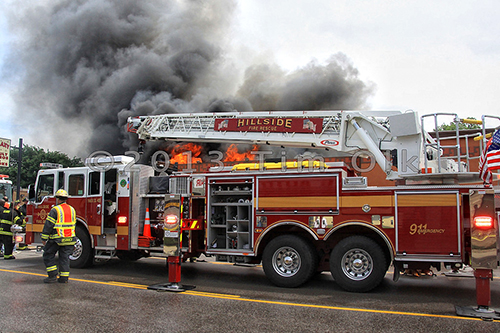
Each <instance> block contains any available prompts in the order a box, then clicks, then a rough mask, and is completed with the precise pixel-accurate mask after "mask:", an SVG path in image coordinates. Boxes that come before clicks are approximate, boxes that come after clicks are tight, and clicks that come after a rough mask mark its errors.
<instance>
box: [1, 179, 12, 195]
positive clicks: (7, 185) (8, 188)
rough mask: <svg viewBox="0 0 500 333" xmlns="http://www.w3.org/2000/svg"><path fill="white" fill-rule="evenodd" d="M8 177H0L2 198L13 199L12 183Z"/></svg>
mask: <svg viewBox="0 0 500 333" xmlns="http://www.w3.org/2000/svg"><path fill="white" fill-rule="evenodd" d="M8 178H9V176H8V175H0V197H1V198H3V197H5V196H6V197H7V198H9V200H10V199H12V181H11V180H9V179H8Z"/></svg>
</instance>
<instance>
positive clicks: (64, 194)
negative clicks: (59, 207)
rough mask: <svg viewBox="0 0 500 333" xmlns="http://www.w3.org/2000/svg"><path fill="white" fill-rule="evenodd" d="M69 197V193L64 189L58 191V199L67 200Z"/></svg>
mask: <svg viewBox="0 0 500 333" xmlns="http://www.w3.org/2000/svg"><path fill="white" fill-rule="evenodd" d="M67 197H69V195H68V192H66V191H65V190H63V189H60V190H57V192H56V198H67Z"/></svg>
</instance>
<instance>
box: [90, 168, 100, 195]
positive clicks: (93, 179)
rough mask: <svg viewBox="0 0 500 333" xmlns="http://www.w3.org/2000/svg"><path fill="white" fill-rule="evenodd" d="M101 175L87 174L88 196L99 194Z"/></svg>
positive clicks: (98, 173)
mask: <svg viewBox="0 0 500 333" xmlns="http://www.w3.org/2000/svg"><path fill="white" fill-rule="evenodd" d="M100 185H101V173H100V172H91V173H90V174H89V195H96V194H100V193H101V191H100V187H101V186H100Z"/></svg>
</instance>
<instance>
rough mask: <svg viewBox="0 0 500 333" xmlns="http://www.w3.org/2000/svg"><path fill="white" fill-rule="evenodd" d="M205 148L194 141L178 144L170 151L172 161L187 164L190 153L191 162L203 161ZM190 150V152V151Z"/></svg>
mask: <svg viewBox="0 0 500 333" xmlns="http://www.w3.org/2000/svg"><path fill="white" fill-rule="evenodd" d="M202 150H203V148H202V146H200V145H197V144H194V143H185V144H181V145H176V146H174V148H173V149H172V151H171V152H170V156H172V157H171V158H170V163H171V164H174V163H176V162H177V163H179V164H187V163H188V162H189V160H188V158H189V154H191V163H198V162H200V163H201V158H200V155H201V152H202ZM188 152H190V153H188Z"/></svg>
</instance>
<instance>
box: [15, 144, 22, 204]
mask: <svg viewBox="0 0 500 333" xmlns="http://www.w3.org/2000/svg"><path fill="white" fill-rule="evenodd" d="M22 164H23V138H19V155H18V157H17V191H16V200H20V197H21V196H20V193H21V166H22Z"/></svg>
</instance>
